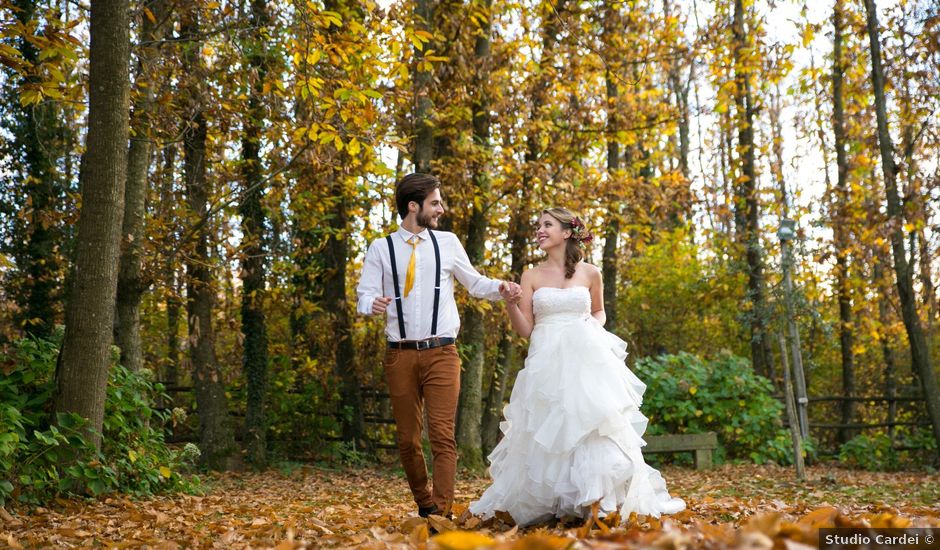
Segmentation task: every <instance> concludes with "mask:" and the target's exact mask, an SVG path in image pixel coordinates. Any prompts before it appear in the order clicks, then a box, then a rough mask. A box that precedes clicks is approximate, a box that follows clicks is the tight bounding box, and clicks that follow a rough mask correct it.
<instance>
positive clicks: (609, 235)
mask: <svg viewBox="0 0 940 550" xmlns="http://www.w3.org/2000/svg"><path fill="white" fill-rule="evenodd" d="M608 19H612V18H610V17H608ZM605 78H606V80H607V177H608V179H609V181H611V182H614V181H616V180H617V178H619V177H620V176H621V174H620V169H621V167H620V143H619V142H617V131H618V130H619V117H618V116H617V110H618V106H617V97H618V95H619V94H618V92H617V83H616V81H615V79H614V78H613V77H612V75H611V74H610V69H609V68H608V69H607V72H606V75H605ZM618 183H619V182H618ZM619 205H620V201H619V200H617V199H616V197H614V198H612V200H610V206H609V211H608V212H609V214H610V217H609V218H608V219H607V227H606V229H605V231H604V251H603V255H602V257H601V267H602V272H603V282H604V311H605V312H606V313H607V328H608V330H611V331H614V330H615V329H616V327H617V323H618V322H619V319H618V318H617V269H618V265H617V264H618V256H619V239H620V215H621V212H620V207H619Z"/></svg>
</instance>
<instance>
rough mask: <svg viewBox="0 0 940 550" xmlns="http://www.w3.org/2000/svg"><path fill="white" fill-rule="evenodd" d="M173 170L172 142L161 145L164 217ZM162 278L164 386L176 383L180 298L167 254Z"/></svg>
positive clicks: (168, 206) (170, 205)
mask: <svg viewBox="0 0 940 550" xmlns="http://www.w3.org/2000/svg"><path fill="white" fill-rule="evenodd" d="M175 170H176V146H175V145H167V146H165V147H164V148H163V172H162V174H161V176H162V181H161V189H160V209H161V214H162V215H163V216H165V217H164V219H167V218H168V217H169V215H170V212H172V211H173V205H174V204H175V202H176V200H175V198H174V195H173V181H174V172H175ZM163 280H164V285H165V286H166V329H167V330H166V366H165V370H164V372H163V377H162V378H161V379H162V380H163V381H164V383H165V384H166V386H167V387H174V386H178V385H179V364H180V345H179V323H180V307H181V304H182V302H181V300H180V296H181V295H182V292H180V288H179V283H178V277H177V275H176V265H175V263H174V261H173V258H167V259H166V262H165V263H164V266H163Z"/></svg>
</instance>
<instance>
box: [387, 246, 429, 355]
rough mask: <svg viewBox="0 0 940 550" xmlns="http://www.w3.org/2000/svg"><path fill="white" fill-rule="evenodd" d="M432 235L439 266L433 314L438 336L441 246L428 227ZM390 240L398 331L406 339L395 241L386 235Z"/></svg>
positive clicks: (389, 253) (389, 247)
mask: <svg viewBox="0 0 940 550" xmlns="http://www.w3.org/2000/svg"><path fill="white" fill-rule="evenodd" d="M428 234H430V235H431V244H433V245H434V264H435V266H436V267H437V273H436V274H435V275H434V313H433V315H432V316H431V336H437V310H438V306H439V305H440V303H441V248H440V246H438V244H437V237H435V236H434V232H433V231H431V230H430V229H428ZM385 241H386V242H388V255H389V261H390V263H391V264H392V286H394V287H395V309H396V310H397V311H398V332H399V334H401V339H402V340H404V339H405V312H404V308H403V307H402V303H401V302H402V300H401V298H402V297H401V287H399V285H398V266H397V265H395V264H396V262H395V243H393V242H392V236H391V235H388V236H386V237H385Z"/></svg>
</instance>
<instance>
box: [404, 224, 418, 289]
mask: <svg viewBox="0 0 940 550" xmlns="http://www.w3.org/2000/svg"><path fill="white" fill-rule="evenodd" d="M408 244H410V245H411V258H409V259H408V272H407V273H405V298H407V297H408V293H409V292H411V289H412V287H414V286H415V250H416V249H417V247H418V236H417V235H413V236H412V237H411V238H410V239H408Z"/></svg>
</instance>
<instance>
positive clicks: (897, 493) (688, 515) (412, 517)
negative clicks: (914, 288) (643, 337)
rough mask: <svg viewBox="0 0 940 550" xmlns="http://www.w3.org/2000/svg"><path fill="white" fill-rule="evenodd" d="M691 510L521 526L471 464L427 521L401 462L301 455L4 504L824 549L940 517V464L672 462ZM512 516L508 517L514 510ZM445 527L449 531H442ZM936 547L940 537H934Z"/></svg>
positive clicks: (432, 540)
mask: <svg viewBox="0 0 940 550" xmlns="http://www.w3.org/2000/svg"><path fill="white" fill-rule="evenodd" d="M662 472H663V475H664V477H665V478H666V481H667V484H668V485H669V490H670V492H671V493H672V494H673V495H674V496H679V497H681V498H683V499H685V500H686V502H687V503H688V505H689V507H688V509H687V510H686V511H684V512H682V513H680V514H677V515H675V516H670V517H668V518H663V519H662V521H659V520H656V519H652V518H645V517H635V516H634V517H631V518H628V519H627V521H626V522H625V523H624V524H621V525H618V526H610V525H608V523H612V522H609V521H608V522H607V523H605V522H603V521H593V520H588V521H584V520H579V521H572V522H570V523H567V524H554V525H543V526H540V527H535V528H528V529H519V528H517V527H513V526H512V525H511V524H509V523H508V522H504V521H503V520H500V519H496V520H491V521H489V522H486V523H483V524H480V522H479V520H478V519H477V518H473V517H471V516H470V515H469V514H468V513H465V510H466V507H467V505H468V504H469V503H470V501H471V500H473V499H475V498H477V497H479V495H480V494H481V493H482V492H483V490H484V488H485V487H486V485H487V481H486V479H485V478H482V477H478V478H475V477H469V476H466V475H462V476H459V477H460V479H459V480H458V484H457V503H456V504H455V507H454V512H455V513H454V519H453V520H448V519H445V518H440V517H433V516H432V518H431V519H430V520H429V521H428V520H423V519H421V518H418V517H416V510H415V507H414V505H413V502H412V501H411V498H410V494H409V493H408V488H407V484H406V482H405V480H404V478H403V476H402V474H401V472H400V470H396V469H393V468H391V467H382V466H378V467H371V468H349V469H331V468H327V467H322V466H309V465H299V464H294V463H292V464H287V465H284V466H282V467H280V468H277V469H272V470H269V471H267V472H263V473H226V474H220V475H213V476H209V477H205V478H204V483H203V485H204V494H202V495H172V496H157V497H150V498H144V499H133V498H129V497H124V496H110V497H103V498H100V499H97V500H58V501H57V502H55V503H54V504H52V505H50V506H48V507H43V508H32V509H28V508H15V509H12V510H9V509H8V510H4V509H2V508H0V547H2V546H4V545H8V546H9V547H12V548H47V547H55V548H67V547H115V548H117V547H135V548H136V547H148V548H217V547H218V548H249V547H250V548H271V547H274V548H278V549H288V548H343V547H355V548H376V549H378V548H427V549H429V550H433V549H434V548H444V549H448V548H449V549H462V548H467V549H469V548H476V547H483V548H507V549H508V548H521V549H535V548H542V549H551V548H558V549H560V548H568V547H571V548H599V549H601V548H602V549H613V548H643V547H656V548H725V547H738V548H742V547H744V548H754V549H759V548H765V549H770V548H786V549H791V550H792V549H800V548H814V547H817V546H818V543H819V538H818V537H819V535H818V529H819V528H820V527H831V526H870V527H904V528H913V527H927V526H931V527H938V528H940V474H937V473H932V474H928V473H924V472H904V473H870V472H860V471H854V470H845V469H840V468H836V467H832V466H826V465H816V466H813V467H811V468H809V469H808V480H807V481H806V482H805V483H797V482H795V476H794V473H793V470H792V469H787V468H780V467H776V466H754V465H724V466H718V467H716V468H713V469H711V470H707V471H695V470H692V469H689V468H679V467H664V468H662ZM507 521H508V520H507ZM435 532H436V534H435ZM932 547H933V548H936V547H937V546H932Z"/></svg>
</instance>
